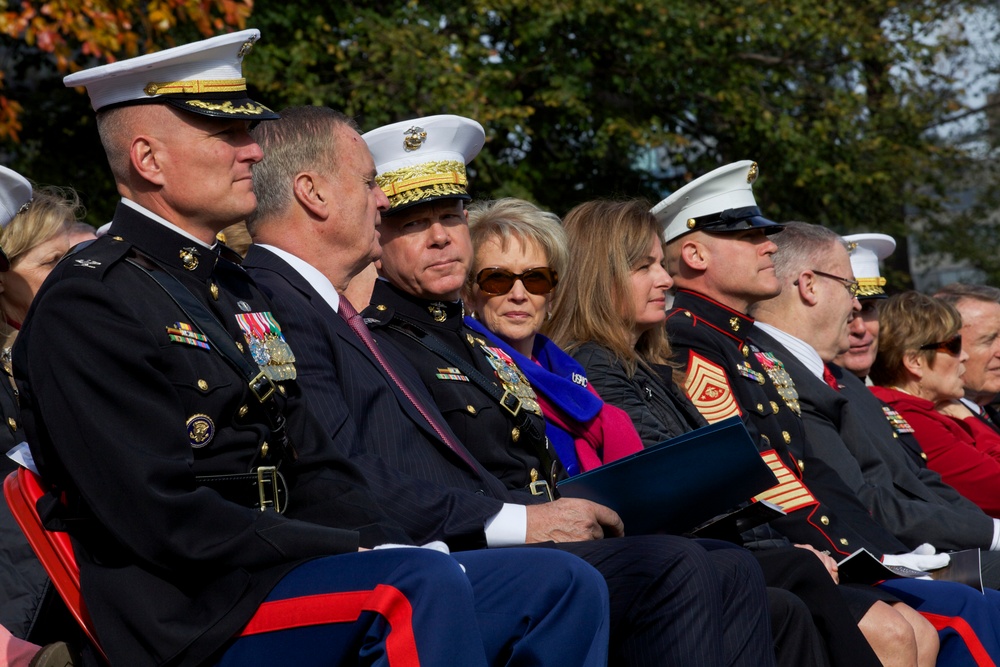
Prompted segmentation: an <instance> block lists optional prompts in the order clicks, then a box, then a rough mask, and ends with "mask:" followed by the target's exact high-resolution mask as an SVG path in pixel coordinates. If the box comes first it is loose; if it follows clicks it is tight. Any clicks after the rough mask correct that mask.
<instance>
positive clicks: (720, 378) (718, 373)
mask: <svg viewBox="0 0 1000 667" xmlns="http://www.w3.org/2000/svg"><path fill="white" fill-rule="evenodd" d="M684 391H685V392H687V395H688V398H690V399H691V402H692V403H694V405H695V407H696V408H698V411H699V412H701V414H702V415H703V416H704V417H705V420H706V421H708V423H709V424H714V423H715V422H717V421H720V420H722V419H725V418H726V417H732V416H734V415H739V414H740V407H739V405H737V404H736V398H735V396H733V390H732V387H730V386H729V378H728V377H727V376H726V371H724V370H723V369H722V367H721V366H718V365H717V364H714V363H712V362H711V361H709V360H708V359H706V358H705V357H703V356H701V355H699V354H695V353H694V352H691V353H690V357H689V361H688V369H687V378H686V379H685V380H684Z"/></svg>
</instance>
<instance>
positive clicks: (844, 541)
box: [840, 537, 847, 547]
mask: <svg viewBox="0 0 1000 667" xmlns="http://www.w3.org/2000/svg"><path fill="white" fill-rule="evenodd" d="M840 543H841V544H843V545H844V546H845V547H846V546H847V538H846V537H842V538H840Z"/></svg>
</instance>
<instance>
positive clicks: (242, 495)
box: [195, 466, 288, 514]
mask: <svg viewBox="0 0 1000 667" xmlns="http://www.w3.org/2000/svg"><path fill="white" fill-rule="evenodd" d="M195 480H197V482H198V484H200V485H201V486H207V487H208V488H210V489H212V490H214V491H216V492H218V494H219V495H221V496H222V497H223V498H225V499H226V500H229V501H230V502H234V503H236V504H237V505H243V506H244V507H250V508H253V509H259V510H260V511H261V512H266V511H269V510H271V511H274V512H277V513H279V514H281V513H283V512H284V511H285V508H286V507H287V506H288V486H287V485H286V484H285V478H284V476H283V475H282V474H281V473H280V472H278V469H277V468H275V467H274V466H261V467H259V468H257V469H256V470H254V471H252V472H245V473H236V474H233V475H198V476H197V477H195Z"/></svg>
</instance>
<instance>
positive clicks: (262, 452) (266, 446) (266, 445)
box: [260, 441, 270, 456]
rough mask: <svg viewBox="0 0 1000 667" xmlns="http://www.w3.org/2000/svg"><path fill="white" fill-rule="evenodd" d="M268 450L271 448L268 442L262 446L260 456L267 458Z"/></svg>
mask: <svg viewBox="0 0 1000 667" xmlns="http://www.w3.org/2000/svg"><path fill="white" fill-rule="evenodd" d="M268 449H270V447H269V446H268V444H267V441H265V442H264V444H263V445H261V446H260V455H261V456H267V450H268Z"/></svg>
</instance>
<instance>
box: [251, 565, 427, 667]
mask: <svg viewBox="0 0 1000 667" xmlns="http://www.w3.org/2000/svg"><path fill="white" fill-rule="evenodd" d="M363 611H372V612H375V613H376V614H379V615H380V616H382V617H383V618H385V620H386V621H388V623H389V627H390V632H389V634H388V635H387V636H386V638H385V653H386V657H388V658H389V664H391V665H392V666H393V667H419V665H420V658H419V657H418V656H417V641H416V638H415V637H414V636H413V608H412V607H411V606H410V601H409V600H407V599H406V596H405V595H404V594H403V593H402V591H400V590H399V589H398V588H395V587H393V586H386V585H383V584H379V585H378V586H376V587H375V588H374V589H373V590H370V591H351V592H347V593H323V594H319V595H306V596H303V597H296V598H288V599H287V600H273V601H271V602H264V603H263V604H261V605H260V607H258V608H257V612H256V613H255V614H254V615H253V617H251V619H250V621H249V622H248V623H247V624H246V627H244V628H243V630H241V631H240V633H239V634H238V635H237V636H238V637H246V636H248V635H258V634H261V633H265V632H276V631H278V630H289V629H292V628H301V627H305V626H309V625H324V624H327V623H353V622H354V621H356V620H358V617H359V616H361V612H363Z"/></svg>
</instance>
